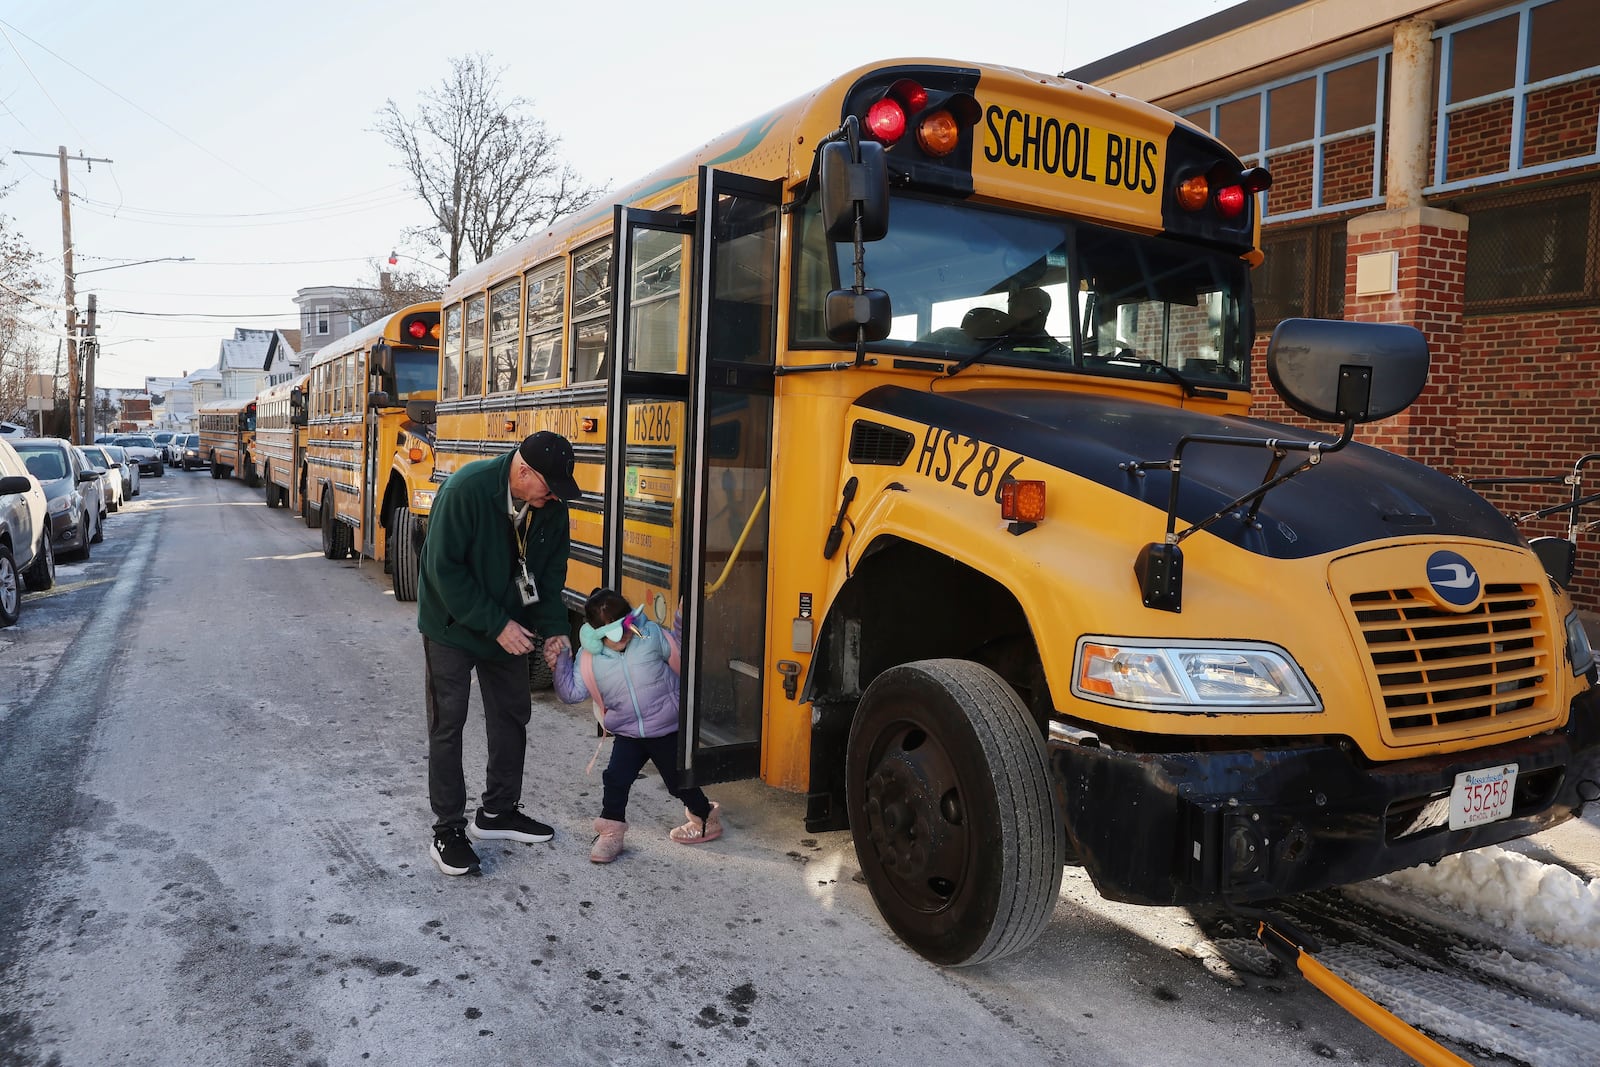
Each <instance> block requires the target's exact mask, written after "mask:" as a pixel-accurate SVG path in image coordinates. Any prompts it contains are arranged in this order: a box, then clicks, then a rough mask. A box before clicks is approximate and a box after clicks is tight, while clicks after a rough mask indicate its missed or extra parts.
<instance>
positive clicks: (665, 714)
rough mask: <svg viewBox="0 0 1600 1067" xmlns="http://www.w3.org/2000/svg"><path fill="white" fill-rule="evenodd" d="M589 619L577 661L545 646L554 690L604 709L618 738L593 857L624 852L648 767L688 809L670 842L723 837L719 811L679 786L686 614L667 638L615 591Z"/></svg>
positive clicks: (589, 611) (594, 606) (602, 859)
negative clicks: (635, 793) (636, 793)
mask: <svg viewBox="0 0 1600 1067" xmlns="http://www.w3.org/2000/svg"><path fill="white" fill-rule="evenodd" d="M583 616H584V619H585V620H587V621H586V622H585V623H584V625H583V627H582V628H581V629H580V630H579V631H578V641H579V644H580V645H582V648H581V649H580V650H579V652H578V654H577V658H576V660H575V659H574V657H573V656H572V654H571V653H570V652H568V651H567V649H566V648H565V647H562V646H561V645H560V644H559V643H555V644H554V645H552V644H550V643H547V644H546V651H545V660H546V662H548V663H549V664H550V671H551V674H552V676H553V678H554V681H555V690H556V692H557V693H558V694H559V695H560V696H561V699H562V700H564V701H566V702H567V703H568V704H577V703H579V702H580V701H582V700H585V699H588V700H592V701H594V702H595V704H596V705H598V706H599V707H600V708H601V709H603V710H602V711H601V725H602V726H603V727H604V728H605V730H606V731H607V732H608V733H611V734H613V735H614V736H615V738H616V740H615V741H614V742H613V744H612V749H611V762H610V764H609V765H608V766H607V767H606V770H605V774H603V775H602V776H601V780H602V781H603V782H604V783H605V792H604V796H603V798H602V800H601V804H600V817H599V818H598V819H596V820H595V821H594V832H595V834H596V836H595V839H594V847H593V848H592V849H590V851H589V859H590V860H591V861H593V862H595V863H610V862H611V861H612V860H614V859H616V858H617V854H618V853H620V852H621V851H622V835H623V833H624V832H626V831H627V829H628V822H627V810H628V790H629V789H630V788H632V786H633V780H634V779H635V778H637V777H638V775H639V771H640V770H641V769H643V767H644V764H645V761H646V760H649V761H651V762H653V763H654V764H655V765H656V770H657V771H658V772H660V774H661V781H662V783H663V784H664V785H666V787H667V792H669V793H671V794H672V795H673V796H675V797H677V798H678V799H679V800H681V801H683V803H684V814H685V815H686V816H688V818H689V821H688V822H686V823H684V824H683V825H682V826H679V827H677V828H675V829H674V830H673V831H672V832H671V833H670V834H668V836H669V837H671V838H672V840H674V841H676V842H678V844H680V845H700V844H704V843H705V842H707V841H714V840H716V839H717V838H719V837H721V836H722V816H721V807H720V805H717V804H714V803H712V802H711V801H710V800H707V799H706V795H705V794H704V793H702V792H701V791H700V790H699V789H698V788H696V787H694V786H688V787H680V786H679V784H678V767H677V755H678V648H679V640H680V638H681V636H682V632H683V612H682V611H681V610H680V611H679V612H678V614H677V617H676V618H675V619H674V620H673V629H672V633H670V634H669V633H667V632H666V631H664V630H662V629H661V627H659V626H657V625H656V624H655V623H654V622H651V621H650V620H649V619H647V618H646V617H645V614H644V609H643V608H640V609H639V610H637V611H635V610H632V609H631V608H630V607H629V605H628V601H627V600H626V599H625V598H624V597H623V596H622V594H621V593H618V592H616V591H614V590H611V589H596V590H595V591H594V592H592V593H590V594H589V599H588V601H586V602H585V603H584V606H583Z"/></svg>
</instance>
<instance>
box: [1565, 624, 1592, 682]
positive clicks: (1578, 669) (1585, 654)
mask: <svg viewBox="0 0 1600 1067" xmlns="http://www.w3.org/2000/svg"><path fill="white" fill-rule="evenodd" d="M1567 659H1569V660H1571V661H1572V673H1573V674H1574V675H1579V674H1583V673H1584V672H1585V671H1587V670H1588V669H1589V668H1590V667H1591V666H1593V665H1594V646H1593V645H1591V644H1590V643H1589V631H1588V630H1585V629H1584V628H1583V619H1582V618H1580V617H1579V615H1578V613H1577V612H1576V611H1574V612H1572V613H1571V614H1570V615H1568V616H1567Z"/></svg>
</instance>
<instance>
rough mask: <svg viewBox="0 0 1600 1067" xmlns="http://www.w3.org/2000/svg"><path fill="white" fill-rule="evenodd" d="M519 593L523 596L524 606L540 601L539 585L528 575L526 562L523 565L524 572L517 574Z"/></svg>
mask: <svg viewBox="0 0 1600 1067" xmlns="http://www.w3.org/2000/svg"><path fill="white" fill-rule="evenodd" d="M517 595H518V596H520V597H522V606H523V607H525V608H526V607H531V606H533V605H534V604H537V603H538V602H539V587H538V585H536V584H535V583H534V581H533V579H532V578H529V577H528V565H527V564H526V563H524V564H523V565H522V573H521V574H519V575H517Z"/></svg>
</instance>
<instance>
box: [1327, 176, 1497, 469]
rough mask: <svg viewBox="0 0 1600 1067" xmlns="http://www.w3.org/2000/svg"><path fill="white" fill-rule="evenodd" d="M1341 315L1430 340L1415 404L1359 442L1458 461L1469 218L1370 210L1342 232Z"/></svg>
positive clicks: (1440, 463) (1441, 463)
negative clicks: (1399, 327) (1411, 330)
mask: <svg viewBox="0 0 1600 1067" xmlns="http://www.w3.org/2000/svg"><path fill="white" fill-rule="evenodd" d="M1347 233H1348V237H1349V240H1348V243H1347V250H1346V257H1347V258H1346V263H1345V278H1346V281H1345V298H1344V317H1345V318H1346V319H1349V320H1350V321H1352V322H1403V323H1406V324H1407V325H1410V326H1415V327H1416V328H1417V329H1419V330H1421V331H1422V333H1423V336H1425V337H1426V338H1427V339H1428V353H1429V356H1430V360H1429V367H1428V384H1427V386H1426V387H1425V388H1424V389H1423V391H1422V395H1421V396H1420V397H1418V398H1417V401H1416V403H1414V404H1412V405H1411V407H1409V408H1407V409H1406V410H1405V411H1403V412H1401V413H1400V414H1399V415H1396V416H1395V417H1394V418H1392V419H1385V420H1384V421H1383V422H1380V423H1374V424H1372V425H1371V426H1368V427H1365V428H1364V429H1363V430H1362V431H1361V433H1360V439H1361V440H1363V441H1366V442H1369V443H1371V444H1375V445H1378V446H1380V447H1382V448H1387V449H1389V450H1391V451H1394V452H1398V453H1400V454H1401V455H1403V456H1408V457H1410V458H1411V459H1414V460H1417V461H1418V462H1419V463H1426V464H1427V465H1428V466H1430V467H1436V468H1438V469H1440V470H1446V471H1448V470H1451V469H1452V468H1453V466H1454V463H1455V436H1454V426H1455V425H1456V422H1457V403H1458V396H1457V389H1458V388H1459V387H1460V383H1461V339H1462V320H1461V307H1462V300H1463V298H1464V295H1465V285H1466V276H1467V217H1466V216H1465V215H1457V214H1455V213H1453V212H1449V211H1440V210H1438V209H1437V208H1429V207H1413V208H1405V209H1401V210H1394V211H1375V212H1372V213H1371V214H1368V215H1358V216H1356V217H1355V218H1352V219H1351V220H1350V223H1349V227H1348V229H1347Z"/></svg>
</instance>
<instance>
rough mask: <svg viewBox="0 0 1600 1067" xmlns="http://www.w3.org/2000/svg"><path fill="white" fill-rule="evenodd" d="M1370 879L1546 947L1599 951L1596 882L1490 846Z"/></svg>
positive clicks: (1598, 889) (1599, 895)
mask: <svg viewBox="0 0 1600 1067" xmlns="http://www.w3.org/2000/svg"><path fill="white" fill-rule="evenodd" d="M1375 881H1377V882H1378V883H1379V884H1382V885H1388V886H1392V887H1394V888H1396V889H1402V890H1405V891H1406V892H1408V893H1412V894H1415V895H1417V896H1422V897H1428V898H1432V899H1434V900H1437V901H1438V902H1440V903H1441V904H1444V905H1447V906H1449V907H1451V908H1454V909H1456V910H1457V911H1460V912H1462V913H1463V914H1466V915H1470V916H1472V917H1474V918H1477V919H1481V920H1483V921H1484V922H1487V923H1490V924H1492V925H1494V926H1498V927H1500V928H1501V929H1506V930H1512V931H1515V932H1517V933H1522V934H1526V935H1528V936H1530V937H1534V938H1537V939H1538V940H1540V941H1543V942H1544V943H1545V944H1547V945H1556V946H1566V947H1570V948H1577V949H1590V950H1600V879H1594V880H1585V879H1583V878H1580V877H1578V876H1577V875H1575V874H1573V873H1572V872H1571V871H1568V870H1566V869H1565V868H1563V867H1557V866H1553V865H1551V864H1547V863H1540V862H1538V861H1537V860H1532V859H1529V858H1528V857H1527V856H1523V855H1521V854H1519V853H1516V852H1507V851H1506V850H1505V849H1503V848H1500V847H1498V846H1495V845H1490V846H1488V847H1486V848H1481V849H1477V850H1475V851H1473V852H1462V853H1458V854H1456V855H1454V856H1446V857H1445V858H1444V859H1442V860H1440V861H1439V862H1438V863H1436V864H1434V865H1432V866H1424V867H1412V868H1410V869H1408V870H1404V871H1397V872H1396V873H1394V874H1390V875H1386V876H1384V877H1382V878H1378V879H1375Z"/></svg>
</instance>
